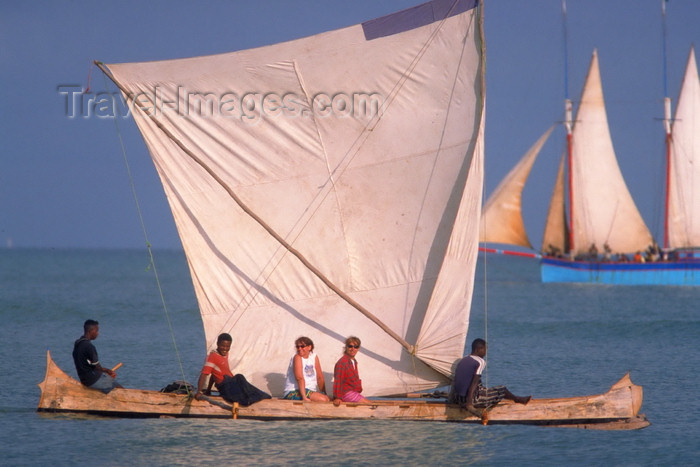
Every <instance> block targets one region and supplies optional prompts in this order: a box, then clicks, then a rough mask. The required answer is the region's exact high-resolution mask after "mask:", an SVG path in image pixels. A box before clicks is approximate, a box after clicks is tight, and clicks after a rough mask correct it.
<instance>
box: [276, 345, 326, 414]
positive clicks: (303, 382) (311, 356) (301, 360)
mask: <svg viewBox="0 0 700 467" xmlns="http://www.w3.org/2000/svg"><path fill="white" fill-rule="evenodd" d="M294 345H295V347H296V349H297V353H296V355H294V357H292V359H291V360H290V361H289V368H288V369H287V380H286V381H285V383H284V392H285V395H284V398H285V399H292V400H297V401H298V400H302V401H309V400H310V401H314V402H328V401H329V400H330V399H329V398H328V396H327V395H326V382H325V380H324V378H323V371H321V362H319V360H318V357H317V356H316V354H315V353H314V343H313V341H312V340H311V339H309V338H308V337H300V338H298V339H297V340H296V341H295V342H294Z"/></svg>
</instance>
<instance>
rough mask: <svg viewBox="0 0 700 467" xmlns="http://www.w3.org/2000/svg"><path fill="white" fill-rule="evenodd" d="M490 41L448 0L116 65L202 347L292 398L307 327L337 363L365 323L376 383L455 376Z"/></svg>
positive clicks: (403, 387)
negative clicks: (227, 48)
mask: <svg viewBox="0 0 700 467" xmlns="http://www.w3.org/2000/svg"><path fill="white" fill-rule="evenodd" d="M483 53H484V52H483V35H482V25H481V16H480V13H479V8H477V7H475V3H473V2H461V1H451V0H450V1H446V0H439V1H433V2H429V3H426V4H424V5H419V6H417V7H414V8H411V9H408V10H405V11H402V12H399V13H396V14H393V15H389V16H387V17H384V18H379V19H377V20H373V21H368V22H366V23H363V24H360V25H356V26H352V27H348V28H344V29H340V30H337V31H331V32H327V33H323V34H319V35H315V36H311V37H307V38H303V39H299V40H295V41H291V42H287V43H282V44H275V45H272V46H268V47H262V48H258V49H251V50H245V51H240V52H234V53H229V54H222V55H213V56H208V57H196V58H190V59H181V60H169V61H162V62H152V63H132V64H117V65H108V68H109V70H110V72H111V73H112V76H113V78H114V80H115V82H117V83H118V84H119V86H120V87H121V88H122V89H123V90H124V93H125V94H126V95H128V96H133V101H132V108H133V111H134V118H135V121H136V123H137V125H138V126H139V129H140V131H141V132H142V134H143V136H144V139H145V141H146V143H147V145H148V148H149V150H150V153H151V156H152V158H153V160H154V163H155V165H156V168H157V170H158V173H159V175H160V177H161V180H162V182H163V186H164V188H165V191H166V194H167V197H168V201H169V203H170V207H171V210H172V212H173V216H174V218H175V223H176V225H177V228H178V232H179V235H180V238H181V240H182V244H183V247H184V249H185V253H186V255H187V259H188V263H189V266H190V272H191V276H192V279H193V282H194V289H195V293H196V295H197V300H198V303H199V307H200V312H201V315H202V321H203V323H204V330H205V336H206V341H207V346H208V347H209V348H211V347H212V346H214V344H215V340H216V337H217V335H218V334H219V333H221V332H229V333H230V334H231V335H232V336H233V339H234V342H233V347H232V350H231V353H230V357H229V358H230V364H231V367H232V368H233V369H234V371H235V372H241V373H243V374H245V375H246V377H248V378H249V379H250V380H252V382H253V384H255V385H256V386H258V387H261V388H264V389H265V390H267V391H268V392H270V393H271V394H273V395H280V394H281V392H282V390H283V382H284V373H285V371H286V367H287V363H288V361H289V358H290V356H291V354H292V353H293V351H294V349H293V342H294V340H295V339H296V338H297V337H299V336H302V335H306V336H309V337H310V338H311V339H312V340H313V341H314V343H315V345H316V352H317V354H318V355H319V357H320V358H321V363H322V367H323V369H324V370H325V371H326V373H329V372H331V371H332V369H333V365H334V362H335V361H336V360H337V359H338V357H339V356H340V354H341V351H342V344H343V341H344V339H345V337H347V336H348V335H357V336H359V337H360V338H361V339H362V350H361V352H360V356H359V357H358V361H359V362H360V366H361V374H362V376H363V383H364V384H363V386H364V389H365V391H364V393H366V394H367V395H381V394H394V393H401V392H409V391H415V390H420V389H429V388H435V387H437V386H441V385H444V384H445V383H447V382H448V380H449V377H448V375H449V374H450V372H451V366H452V364H453V362H454V361H455V360H456V359H457V358H459V357H461V356H462V355H463V351H464V342H465V340H466V333H467V328H468V324H469V307H470V302H471V294H472V286H473V275H474V268H475V265H476V256H477V248H478V222H475V220H476V219H478V218H479V216H480V206H481V191H482V184H483V173H482V172H483V170H482V165H483V131H484V128H483V125H484V121H483V120H484V118H483V109H484V99H485V96H484V83H483V72H484V70H483ZM435 70H440V72H439V73H436V72H435ZM193 156H194V157H193ZM212 173H215V174H216V177H214V176H212ZM231 193H235V195H236V197H237V198H238V199H240V201H241V202H240V203H238V202H237V201H236V200H234V199H233V197H232V196H231ZM242 205H245V206H246V207H247V208H248V209H249V210H250V211H252V212H253V213H255V215H256V218H254V217H253V216H251V215H250V214H249V213H248V212H247V211H246V210H244V209H243V208H242ZM260 221H262V222H260ZM262 223H264V224H265V226H266V227H265V228H264V227H263V226H262ZM270 231H273V232H275V233H276V234H277V235H278V237H279V238H281V239H283V240H284V243H285V244H287V245H290V246H291V247H292V248H293V249H295V250H296V251H298V252H299V253H300V256H302V257H303V258H305V259H306V260H307V262H308V264H310V265H312V266H313V267H314V269H316V270H318V271H319V272H320V273H321V275H322V276H323V277H324V278H327V279H328V282H326V281H322V280H321V279H319V275H318V274H315V273H314V272H312V270H311V268H309V267H308V265H307V264H305V263H303V262H302V261H301V260H300V259H299V257H297V256H293V255H292V254H291V253H290V252H289V249H288V248H287V247H286V246H285V245H283V242H280V241H279V239H278V238H276V237H275V235H272V234H271V233H270ZM329 282H330V283H332V284H333V285H334V286H336V287H337V289H338V290H340V291H342V292H343V293H344V295H347V296H348V297H350V298H351V299H352V300H354V301H355V302H357V303H358V304H360V305H361V306H362V307H363V308H364V309H366V310H369V312H371V314H372V315H373V316H375V317H376V318H377V320H376V321H373V320H370V319H369V318H368V316H367V315H365V314H363V313H361V312H359V311H357V310H356V309H355V308H353V307H352V306H350V305H349V304H348V301H347V300H345V298H343V297H341V296H340V294H339V293H337V292H336V291H335V290H333V289H332V288H331V287H329V286H328V283H329ZM379 322H381V323H382V324H383V325H385V327H386V328H388V329H389V330H391V331H392V332H393V333H394V334H395V335H397V336H400V338H401V339H402V340H405V341H406V342H408V343H409V344H410V345H409V346H406V347H408V348H406V347H404V346H403V344H402V343H400V342H398V341H397V340H395V339H392V338H391V337H389V336H388V334H387V332H385V330H384V329H383V328H382V327H381V326H379V324H378V323H379ZM202 353H203V355H204V349H203V352H202ZM327 380H330V377H328V378H327Z"/></svg>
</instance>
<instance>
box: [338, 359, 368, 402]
mask: <svg viewBox="0 0 700 467" xmlns="http://www.w3.org/2000/svg"><path fill="white" fill-rule="evenodd" d="M348 391H355V392H358V393H360V392H362V380H361V379H360V373H359V372H358V370H357V361H356V360H355V359H353V358H350V357H349V356H348V355H347V354H343V356H342V357H340V360H338V362H337V363H336V364H335V369H334V371H333V397H335V398H337V399H342V398H343V396H344V395H345V393H347V392H348Z"/></svg>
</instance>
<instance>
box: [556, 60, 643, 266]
mask: <svg viewBox="0 0 700 467" xmlns="http://www.w3.org/2000/svg"><path fill="white" fill-rule="evenodd" d="M571 171H572V186H571V187H570V189H571V191H572V195H571V198H572V206H571V207H570V208H571V209H572V214H571V215H572V217H573V237H574V240H573V243H574V245H573V248H574V251H575V253H577V254H578V253H586V252H588V250H589V248H590V247H591V245H596V247H597V249H598V251H603V245H605V244H608V245H609V246H610V248H611V249H612V251H614V252H621V253H630V252H636V251H639V250H644V249H646V248H647V247H648V246H649V245H651V243H652V237H651V234H650V232H649V229H648V228H647V226H646V224H645V223H644V220H643V219H642V216H641V215H640V214H639V211H638V210H637V207H636V205H635V204H634V200H633V199H632V196H631V195H630V193H629V190H628V189H627V185H626V184H625V181H624V178H623V177H622V173H621V172H620V168H619V166H618V164H617V159H616V157H615V150H614V149H613V144H612V139H611V137H610V130H609V128H608V119H607V114H606V112H605V101H604V99H603V88H602V83H601V79H600V71H599V67H598V54H597V52H596V51H594V52H593V58H592V59H591V65H590V69H589V71H588V76H587V78H586V83H585V85H584V88H583V94H582V96H581V103H580V104H579V108H578V112H577V114H576V119H575V123H574V129H573V149H572V167H571Z"/></svg>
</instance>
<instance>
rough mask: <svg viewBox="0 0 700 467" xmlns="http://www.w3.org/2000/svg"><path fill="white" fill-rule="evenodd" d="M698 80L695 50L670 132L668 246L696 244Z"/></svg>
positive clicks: (699, 213)
mask: <svg viewBox="0 0 700 467" xmlns="http://www.w3.org/2000/svg"><path fill="white" fill-rule="evenodd" d="M699 154H700V79H698V68H697V64H696V62H695V51H694V49H692V48H691V49H690V55H689V57H688V64H687V66H686V70H685V76H684V78H683V84H682V86H681V92H680V94H679V96H678V104H677V106H676V116H675V118H674V120H673V126H672V133H671V164H670V168H669V169H670V173H669V180H670V183H669V199H668V211H669V212H668V234H669V247H671V248H688V247H698V246H700V160H698V155H699Z"/></svg>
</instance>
